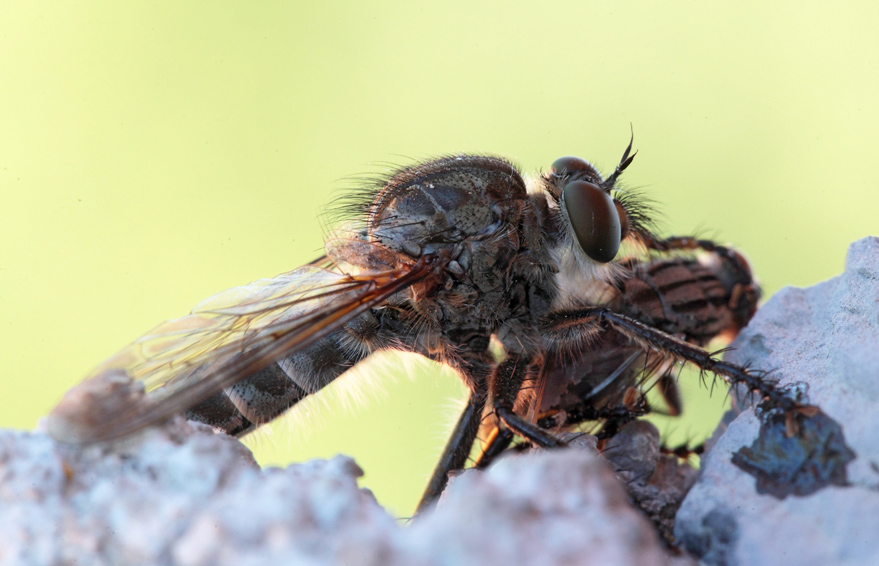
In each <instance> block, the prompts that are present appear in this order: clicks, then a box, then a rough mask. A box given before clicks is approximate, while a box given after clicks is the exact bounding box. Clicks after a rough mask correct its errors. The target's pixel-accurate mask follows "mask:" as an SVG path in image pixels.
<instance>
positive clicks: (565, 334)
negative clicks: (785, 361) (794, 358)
mask: <svg viewBox="0 0 879 566" xmlns="http://www.w3.org/2000/svg"><path fill="white" fill-rule="evenodd" d="M607 326H610V327H612V328H613V329H615V330H617V331H618V332H621V333H622V334H624V335H625V336H627V337H628V338H629V339H631V340H632V341H633V342H635V343H636V344H639V345H640V346H641V347H642V348H644V350H645V351H649V350H654V351H658V352H659V353H661V354H666V355H668V356H669V357H672V358H675V359H678V360H683V361H687V362H690V363H692V364H694V365H695V366H697V367H698V368H699V369H701V370H702V371H709V372H712V373H714V374H716V375H719V376H721V378H723V379H724V381H726V382H727V383H729V384H730V385H734V384H738V383H742V384H744V385H745V386H746V387H748V389H749V390H750V391H752V392H753V393H755V394H757V395H760V396H761V397H762V398H763V399H766V400H768V401H770V403H771V404H772V405H773V406H774V407H777V408H779V409H782V410H784V411H785V412H790V411H793V410H797V411H801V412H803V413H804V414H808V413H809V412H810V409H814V408H810V407H806V406H803V405H800V404H799V403H797V402H796V401H795V400H794V399H792V398H790V397H788V396H787V395H785V394H784V393H783V392H782V391H781V390H779V389H778V388H777V387H775V386H774V385H773V384H771V383H769V382H767V381H765V380H764V379H762V378H761V377H760V375H758V374H757V373H755V372H753V371H751V370H748V369H747V368H744V367H742V366H739V365H736V364H731V363H729V362H725V361H723V360H720V359H718V358H715V357H714V356H713V355H712V354H710V353H708V352H706V351H705V350H703V349H702V348H700V347H698V346H694V345H693V344H690V343H689V342H685V341H684V340H681V339H679V338H675V337H674V336H672V335H670V334H667V333H665V332H663V331H661V330H658V329H656V328H653V327H651V326H648V325H646V324H644V323H642V322H639V321H637V320H635V319H633V318H630V317H628V316H625V315H622V314H618V313H615V312H613V311H611V310H609V309H607V308H604V307H590V308H584V309H578V310H571V311H562V312H557V313H553V314H551V315H549V316H548V317H547V319H546V320H545V322H544V330H545V331H546V332H547V333H548V335H549V337H550V339H551V340H553V341H556V342H559V343H560V344H564V343H565V342H568V341H574V343H582V342H585V341H588V340H589V339H590V338H591V337H593V336H595V335H596V334H597V333H598V332H601V330H602V328H604V327H607Z"/></svg>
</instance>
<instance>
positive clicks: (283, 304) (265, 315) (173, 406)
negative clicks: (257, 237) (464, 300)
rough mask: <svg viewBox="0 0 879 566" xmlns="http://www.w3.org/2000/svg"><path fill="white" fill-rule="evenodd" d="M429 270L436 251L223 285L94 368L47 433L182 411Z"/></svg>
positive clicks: (106, 434) (149, 420) (119, 430)
mask: <svg viewBox="0 0 879 566" xmlns="http://www.w3.org/2000/svg"><path fill="white" fill-rule="evenodd" d="M432 273H434V269H433V267H432V258H430V257H425V258H422V259H421V260H420V261H419V262H418V263H415V264H413V265H412V266H410V267H406V268H405V269H388V270H384V271H376V272H367V273H363V274H359V275H354V276H352V275H345V274H341V273H336V272H332V271H328V270H325V269H320V268H318V267H315V266H313V265H309V266H305V267H301V268H299V269H296V270H294V271H291V272H288V273H284V274H281V275H279V276H277V277H275V278H272V279H261V280H259V281H255V282H253V283H250V284H249V285H245V286H243V287H236V288H234V289H229V290H227V291H223V292H222V293H219V294H217V295H215V296H213V297H211V298H210V299H207V300H206V301H203V302H202V303H200V304H199V305H198V306H196V307H195V308H194V309H193V311H192V313H191V314H189V315H187V316H184V317H183V318H178V319H175V320H170V321H168V322H165V323H163V324H160V325H159V326H157V327H156V328H154V329H153V330H152V331H150V332H148V333H147V334H146V335H144V336H143V337H141V338H139V339H138V340H136V341H134V342H133V343H131V344H130V345H129V346H127V347H126V348H124V349H123V350H122V351H120V352H119V353H118V354H116V355H115V356H113V357H112V358H110V359H109V360H107V361H106V362H104V363H103V364H101V365H100V366H99V367H98V368H96V369H95V370H94V371H93V372H92V373H91V374H90V375H89V376H88V377H87V378H86V381H84V382H83V384H81V385H80V386H78V387H76V388H74V389H72V390H71V391H70V392H68V394H67V395H66V396H65V398H64V399H63V400H62V401H61V403H59V405H58V406H57V407H56V408H55V409H54V410H53V411H52V413H51V415H50V417H49V422H48V428H49V432H50V434H52V435H53V436H55V437H56V438H57V439H59V440H62V441H66V442H77V443H88V442H98V441H103V440H109V439H113V438H118V437H122V436H125V435H128V434H130V433H132V432H135V431H137V430H139V429H142V428H144V427H146V426H149V425H151V424H154V423H156V422H159V421H162V420H165V419H167V418H169V417H171V416H173V415H175V414H179V413H182V412H183V411H185V410H187V409H188V408H190V407H192V406H193V405H194V404H196V403H198V402H200V401H203V400H204V399H206V398H208V397H210V396H211V395H214V394H215V393H217V392H219V391H221V390H222V389H224V388H225V387H228V386H230V385H232V384H234V383H235V382H237V381H239V380H241V379H243V378H245V377H247V376H248V375H250V374H252V373H254V372H256V371H259V370H260V369H262V368H264V367H266V366H267V365H268V364H270V363H272V362H273V361H275V360H278V359H280V358H281V357H283V356H284V355H287V354H289V353H292V352H295V351H297V350H300V349H302V348H305V347H307V346H309V345H311V344H313V343H314V342H316V341H317V340H320V339H321V338H323V337H324V336H326V335H328V334H330V333H332V332H334V331H335V330H337V329H339V328H340V327H342V326H343V325H344V324H346V323H347V322H349V321H351V320H353V319H354V318H356V317H357V316H359V315H360V314H362V313H363V312H365V311H366V310H368V309H370V308H372V307H375V306H379V305H381V304H383V303H384V302H386V301H387V299H388V298H389V297H391V296H392V295H393V294H395V293H398V292H400V291H402V290H404V289H406V288H408V287H410V286H411V285H413V284H415V283H418V282H420V281H423V280H424V279H426V278H428V277H429V276H430V275H431V274H432Z"/></svg>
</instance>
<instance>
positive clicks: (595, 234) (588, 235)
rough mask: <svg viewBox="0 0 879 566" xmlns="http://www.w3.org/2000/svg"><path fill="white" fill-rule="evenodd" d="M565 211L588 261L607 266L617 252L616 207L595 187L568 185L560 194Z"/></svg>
mask: <svg viewBox="0 0 879 566" xmlns="http://www.w3.org/2000/svg"><path fill="white" fill-rule="evenodd" d="M562 198H563V199H564V201H565V210H566V211H567V213H568V218H569V219H570V220H571V226H572V227H573V229H574V235H575V236H576V237H577V242H578V243H579V244H580V247H581V248H582V249H583V251H584V252H586V255H588V256H589V257H590V258H592V259H593V260H594V261H597V262H599V263H607V262H609V261H610V260H612V259H613V258H614V256H616V255H617V252H618V251H619V249H620V238H621V234H622V232H621V230H620V215H619V213H618V212H617V207H616V204H615V203H614V201H613V199H612V198H610V195H608V194H607V193H606V192H604V191H602V190H601V189H600V188H599V187H598V185H596V184H594V183H588V182H586V181H571V182H570V183H568V184H567V185H565V190H564V191H563V192H562Z"/></svg>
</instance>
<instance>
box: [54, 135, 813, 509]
mask: <svg viewBox="0 0 879 566" xmlns="http://www.w3.org/2000/svg"><path fill="white" fill-rule="evenodd" d="M631 147H632V144H631V142H630V143H629V146H628V147H627V148H626V151H625V153H624V155H623V158H622V159H621V161H620V163H619V165H618V166H617V167H616V169H615V170H614V171H613V172H612V174H611V175H609V176H608V177H607V178H603V177H602V176H601V175H600V174H599V173H598V171H597V170H596V169H595V168H594V167H593V166H592V165H590V164H589V163H588V162H586V161H584V160H583V159H579V158H574V157H566V158H562V159H559V160H557V161H556V162H555V163H553V165H552V167H551V168H550V169H549V171H547V172H546V173H544V174H542V175H539V176H537V177H535V178H533V179H532V180H531V182H530V183H526V182H525V180H524V179H523V176H522V175H521V173H520V172H519V171H518V170H517V169H516V167H514V166H513V165H512V164H511V163H510V162H509V161H506V160H504V159H500V158H497V157H491V156H481V155H457V156H449V157H443V158H440V159H435V160H431V161H427V162H424V163H421V164H417V165H414V166H411V167H407V168H403V169H401V170H399V171H396V172H395V173H393V174H392V175H390V176H389V177H387V178H385V179H383V180H382V181H380V182H378V183H376V184H375V186H373V187H369V188H367V189H365V190H364V191H362V193H360V194H358V195H355V196H354V197H353V198H352V199H351V200H350V201H348V203H347V205H346V206H345V210H346V211H347V212H349V213H351V218H352V219H353V220H351V221H349V222H348V223H346V224H344V225H343V226H342V227H341V228H340V229H339V230H338V231H337V232H336V233H334V234H333V235H332V236H331V237H330V238H329V239H328V241H327V244H326V248H325V251H326V256H325V257H324V258H322V259H321V260H319V261H316V262H314V263H313V264H311V265H307V266H304V267H301V268H299V269H296V270H294V271H291V272H288V273H284V274H282V275H279V276H277V277H275V278H273V279H266V280H259V281H256V282H254V283H251V284H250V285H246V286H244V287H239V288H235V289H231V290H229V291H226V292H223V293H220V294H218V295H216V296H214V297H212V298H210V299H208V300H207V301H204V302H203V303H201V304H199V305H198V306H197V307H196V308H195V309H194V310H193V311H192V314H190V315H188V316H185V317H183V318H180V319H177V320H172V321H169V322H166V323H164V324H162V325H160V326H158V327H157V328H155V329H154V330H153V331H151V332H149V333H148V334H147V335H146V336H144V337H142V338H140V339H138V340H137V341H135V342H134V343H133V344H131V345H130V346H128V347H127V348H125V349H124V350H122V351H121V352H119V353H118V354H117V355H116V356H114V357H112V358H111V359H109V360H108V361H106V362H105V363H104V364H102V365H101V366H100V367H98V368H97V369H96V370H95V371H94V373H93V374H92V375H91V377H90V378H89V379H87V380H86V382H84V384H82V385H81V386H79V387H78V388H74V389H73V390H72V391H71V392H70V393H68V395H67V396H66V397H65V399H64V400H62V402H61V403H60V404H59V406H58V407H57V408H56V409H55V410H54V411H53V413H52V415H51V417H50V420H49V430H50V432H51V433H52V434H53V435H54V436H55V437H56V438H58V439H60V440H64V441H71V442H79V443H88V442H98V441H105V440H110V439H114V438H118V437H122V436H126V435H129V434H131V433H133V432H135V431H138V430H140V429H142V428H144V427H146V426H149V425H152V424H155V423H157V422H160V421H163V420H165V419H168V418H169V417H171V416H173V415H176V414H181V413H182V414H185V415H186V416H187V417H188V418H190V419H193V420H196V421H201V422H204V423H207V424H209V425H211V426H213V427H214V428H216V429H218V430H222V431H225V432H227V433H229V434H233V435H242V434H245V433H247V432H249V431H251V430H253V429H254V428H255V427H257V426H259V425H261V424H263V423H266V422H268V421H270V420H272V419H274V418H275V417H277V416H278V415H280V414H282V413H284V412H285V411H287V410H288V409H290V408H291V407H293V406H294V405H296V404H297V403H298V402H299V401H300V400H302V399H303V398H305V397H306V396H308V395H311V394H314V393H317V392H318V391H319V390H320V389H322V388H323V387H324V386H326V385H327V384H329V383H330V382H331V381H333V380H335V379H336V378H338V377H339V376H341V375H342V374H343V373H345V372H346V371H347V370H348V369H349V368H351V367H352V366H353V365H354V364H356V363H357V362H359V361H361V360H363V359H364V358H366V357H368V356H369V355H371V354H372V353H374V352H376V351H379V350H388V349H390V350H401V351H407V352H417V353H419V354H421V355H423V356H425V357H427V358H430V359H432V360H437V361H439V362H441V363H443V364H446V365H449V366H451V367H452V368H454V369H455V370H456V371H457V373H458V375H459V376H460V377H461V379H462V380H463V382H464V383H465V384H466V386H467V388H468V389H469V398H468V401H467V404H466V407H465V409H464V411H463V413H462V414H461V416H460V418H459V420H458V422H457V424H456V425H455V427H454V429H453V431H452V434H451V437H450V439H449V441H448V443H447V445H446V447H445V449H444V451H443V453H442V456H441V459H440V461H439V463H438V464H437V466H436V469H435V470H434V473H433V475H432V477H431V479H430V481H429V483H428V486H427V489H426V491H425V494H424V496H423V499H422V503H421V507H423V506H424V505H426V504H428V503H429V502H431V501H433V500H434V499H435V498H436V497H437V496H438V495H439V493H440V492H441V491H442V489H443V487H444V486H445V484H446V481H447V476H448V473H449V472H450V471H452V470H457V469H461V468H463V467H464V466H465V464H466V462H467V459H468V456H469V454H470V452H471V448H472V446H473V444H474V442H475V439H476V437H477V434H478V431H479V429H480V424H481V423H482V422H483V421H484V420H486V419H488V420H489V421H491V422H494V423H495V424H496V427H497V429H498V430H499V431H503V435H504V436H506V437H509V436H510V435H516V436H519V437H521V438H523V439H526V440H527V441H528V442H530V443H531V444H535V445H538V446H542V447H553V446H560V445H562V444H563V442H561V441H560V440H559V438H558V437H557V436H556V435H555V434H554V432H553V431H552V430H549V429H548V428H547V427H548V426H549V425H552V424H558V423H559V422H560V419H561V421H564V420H565V419H568V418H573V419H577V418H584V419H585V418H586V416H587V415H586V412H588V411H586V412H584V411H581V412H580V413H577V411H576V406H577V404H578V403H579V405H580V406H581V407H582V408H584V409H589V410H595V411H599V412H600V411H602V410H604V408H605V406H606V407H608V408H609V407H611V406H612V405H614V404H620V403H621V405H622V406H625V407H629V408H633V409H634V408H636V406H637V402H635V400H632V399H626V398H625V397H626V392H627V391H628V390H629V389H631V388H632V387H637V386H638V385H639V383H640V384H643V383H645V379H644V375H645V374H650V375H653V374H657V375H660V376H662V375H665V372H666V369H667V367H666V366H667V364H668V363H670V362H675V361H683V362H690V363H693V364H695V365H696V366H698V367H699V368H701V369H702V370H704V371H709V372H713V373H714V374H716V375H718V376H721V377H722V378H723V379H725V380H726V381H728V382H730V383H741V384H744V385H745V386H746V387H747V388H748V389H750V390H751V391H753V392H754V393H755V394H756V395H758V396H759V397H761V398H764V399H767V400H769V401H770V402H771V403H772V404H773V405H774V406H777V407H779V408H780V409H781V410H784V411H786V412H789V413H795V412H797V411H799V412H805V410H806V409H807V407H806V406H805V405H801V404H799V403H798V402H797V401H794V400H792V399H791V398H789V397H788V396H786V395H784V394H783V393H782V392H781V391H779V390H778V389H777V388H775V387H774V386H773V385H772V384H771V383H769V382H767V381H766V380H763V379H761V377H760V375H758V374H755V373H754V372H751V371H749V370H747V369H745V368H742V367H739V366H736V365H733V364H729V363H725V362H723V361H720V360H718V359H716V358H715V357H713V356H711V355H710V354H708V353H706V352H705V351H704V350H702V349H701V348H700V347H698V345H697V344H700V343H702V342H703V340H702V338H701V337H703V334H704V335H706V336H707V335H708V334H711V335H716V334H720V333H722V332H727V331H734V330H735V328H736V327H737V325H738V324H741V320H743V319H746V318H747V316H739V318H738V319H736V316H735V315H736V313H739V314H741V311H742V309H744V310H745V311H747V310H748V309H751V308H752V306H753V304H755V302H756V297H755V295H754V293H755V289H756V287H755V286H754V285H753V281H752V279H751V275H750V271H749V270H748V267H747V264H746V263H745V262H744V260H743V259H742V258H741V256H740V255H739V254H737V253H736V252H734V251H732V250H729V249H727V248H724V247H722V246H717V245H715V244H713V243H711V242H708V241H703V240H695V239H688V238H671V239H659V238H658V237H656V236H655V235H654V233H653V231H652V229H651V222H650V214H649V208H648V206H647V205H646V203H645V201H644V200H643V199H641V198H639V196H638V194H637V193H636V192H631V191H626V190H623V189H621V188H620V187H618V186H617V181H618V178H619V177H620V174H621V173H622V172H623V171H624V170H625V169H626V168H627V167H628V166H629V164H630V163H631V162H632V159H633V158H634V154H632V153H631ZM637 254H641V255H642V256H644V257H647V258H653V259H647V260H638V259H633V258H634V257H635V256H637ZM700 256H701V257H702V259H699V258H700ZM657 258H658V259H657ZM663 266H668V268H669V269H671V268H680V269H683V270H684V272H687V273H689V274H690V275H692V276H693V277H695V278H696V279H698V278H699V277H701V276H704V278H705V281H704V282H705V283H706V285H707V287H706V289H707V288H708V287H711V286H712V285H713V284H714V283H716V284H717V285H719V286H720V290H719V295H720V298H719V299H718V298H717V297H716V296H715V297H714V298H711V297H708V298H707V299H706V300H708V301H709V302H711V305H710V306H712V308H714V307H716V309H715V310H716V311H717V313H719V317H720V318H718V320H714V319H713V317H712V316H707V315H705V312H708V311H705V310H704V309H703V310H702V311H700V313H697V314H696V315H695V316H691V317H690V318H691V319H692V320H691V321H690V322H691V324H689V326H688V323H681V322H680V321H678V322H675V323H673V324H666V323H667V322H668V320H670V318H674V317H675V316H677V315H679V314H680V315H681V316H684V318H686V315H687V313H686V312H684V311H686V310H687V309H688V308H690V307H693V308H695V306H694V305H690V304H689V303H687V301H686V300H685V301H683V302H680V301H678V300H677V299H672V298H673V297H674V295H675V291H674V288H675V284H674V283H672V282H667V281H666V282H664V280H663V279H661V278H660V277H659V275H658V274H657V273H656V270H659V269H665V267H663ZM645 269H646V271H645ZM700 269H701V271H700ZM651 270H652V271H651ZM645 274H646V275H645ZM700 274H701V275H700ZM691 279H692V278H691ZM637 283H641V284H643V285H644V286H646V287H650V286H651V285H652V283H659V287H657V288H655V289H653V291H654V292H655V297H654V298H655V303H656V304H652V303H649V301H646V300H641V299H637V300H631V299H633V298H634V297H637V292H636V291H635V290H628V287H627V286H630V285H635V284H637ZM654 287H655V286H654ZM697 287H698V285H697ZM703 290H704V289H703ZM715 291H717V289H715ZM708 294H709V295H710V294H711V293H710V292H709V293H708ZM715 295H717V293H715ZM627 299H629V300H628V303H627V302H626V300H627ZM712 301H713V302H712ZM740 302H741V304H740ZM721 303H723V304H721ZM668 304H672V305H673V308H671V309H670V310H665V309H666V306H667V305H668ZM688 305H689V306H688ZM647 307H650V308H647ZM703 307H705V308H707V307H706V305H702V306H700V307H699V308H703ZM651 309H654V310H655V312H654V310H651ZM675 309H677V310H679V311H681V312H678V313H676V312H675ZM690 314H692V312H691V313H690ZM677 318H680V317H677ZM700 324H703V325H710V324H714V327H712V328H711V329H708V330H705V329H702V330H700V329H698V328H696V327H697V326H699V325H700ZM676 325H677V326H676ZM703 330H704V332H703V334H699V332H702V331H703ZM706 333H707V334H706ZM691 342H692V343H691ZM492 344H499V345H500V346H501V347H502V356H498V355H497V348H494V347H492ZM605 347H609V351H610V352H611V353H613V355H614V356H618V357H619V363H617V361H613V360H616V359H617V358H613V360H612V361H613V364H616V367H615V368H614V369H603V370H602V371H600V372H597V373H596V375H600V377H601V379H599V380H598V382H595V380H592V381H588V380H585V379H584V378H583V377H582V374H581V373H578V371H581V370H582V369H583V367H582V363H581V365H580V366H578V367H579V369H577V370H576V371H575V370H573V369H568V368H567V366H566V363H567V362H569V361H575V362H583V361H584V360H586V361H589V360H591V361H593V362H594V361H598V360H602V358H603V356H604V348H605ZM639 356H640V357H641V358H640V359H638V358H639ZM650 368H652V370H651V369H650ZM636 370H637V371H636ZM586 373H589V372H588V371H587V372H586ZM636 375H637V376H641V377H639V379H638V380H636V379H635V378H634V376H636ZM572 380H573V381H574V382H575V387H574V388H573V389H570V390H568V391H567V394H565V392H564V391H562V389H565V388H566V387H567V385H565V382H566V381H567V382H568V383H570V382H571V381H572ZM535 382H536V383H537V385H535ZM560 384H562V385H565V387H561V385H560ZM577 387H579V389H577ZM611 392H612V393H611ZM618 394H621V395H622V397H623V399H622V400H621V402H620V403H618V400H617V399H616V397H617V396H619V395H618ZM599 397H600V398H601V399H604V400H605V401H606V402H604V403H595V402H593V401H594V399H596V398H599ZM578 414H579V416H578ZM599 416H600V415H599Z"/></svg>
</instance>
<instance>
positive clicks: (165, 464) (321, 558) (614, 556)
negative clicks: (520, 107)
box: [0, 419, 686, 566]
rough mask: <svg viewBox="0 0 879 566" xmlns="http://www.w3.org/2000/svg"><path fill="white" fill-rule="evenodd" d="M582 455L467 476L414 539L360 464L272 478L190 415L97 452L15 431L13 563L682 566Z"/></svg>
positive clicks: (6, 478) (0, 531)
mask: <svg viewBox="0 0 879 566" xmlns="http://www.w3.org/2000/svg"><path fill="white" fill-rule="evenodd" d="M580 444H585V447H582V446H581V447H580V448H572V449H569V450H563V451H555V452H547V451H540V452H538V453H532V454H524V455H519V456H511V457H507V458H502V459H501V460H500V461H499V462H497V463H496V465H495V466H493V467H492V468H490V469H489V470H488V471H487V472H479V471H469V472H466V473H464V474H462V475H461V476H459V477H456V478H454V479H453V480H452V482H451V484H450V486H449V488H448V489H447V490H446V492H445V494H444V495H443V498H442V500H441V502H440V503H439V504H438V505H437V508H436V509H435V510H434V511H433V512H431V513H428V514H426V515H424V516H422V517H419V518H418V520H416V521H415V522H414V524H413V525H411V526H408V527H407V526H401V525H398V524H397V522H396V521H395V520H394V519H393V518H392V517H391V516H390V515H388V514H387V513H386V512H385V511H384V510H383V509H382V508H381V507H380V506H379V505H378V504H377V503H376V501H375V499H374V498H373V497H372V494H371V493H370V492H369V491H368V490H363V489H359V488H358V487H357V477H358V476H359V475H360V474H361V471H360V469H359V468H358V467H357V466H356V465H355V464H354V462H353V461H352V460H351V459H350V458H346V457H341V456H339V457H336V458H333V459H332V460H329V461H311V462H306V463H304V464H298V465H291V466H289V467H287V468H286V469H279V468H267V469H264V470H261V469H259V467H258V466H257V465H256V464H255V463H254V461H253V458H252V456H251V454H250V452H249V451H248V450H247V448H245V447H244V446H243V445H242V444H241V443H240V442H238V441H237V440H235V439H233V438H229V437H227V436H225V435H220V434H214V433H213V432H212V431H210V429H208V428H207V427H204V426H202V425H198V424H193V423H187V422H185V421H183V420H181V419H178V420H175V421H173V422H171V423H169V424H168V425H166V426H163V427H160V428H156V429H152V430H149V431H147V432H146V433H144V434H142V435H140V436H138V437H136V438H132V439H130V440H128V441H125V442H117V443H115V444H112V445H105V446H100V447H99V446H92V447H89V448H86V449H77V448H74V447H72V446H69V445H64V444H59V443H57V442H56V441H54V440H53V439H51V438H50V437H49V436H47V435H45V434H43V433H42V432H22V431H9V430H5V431H0V565H4V566H5V565H13V564H14V565H22V564H34V565H41V566H50V565H56V564H57V565H60V564H90V565H91V564H94V565H102V564H108V565H112V564H150V565H166V564H167V565H170V564H179V565H185V566H201V565H225V564H229V565H235V566H250V565H253V566H256V565H264V564H297V565H298V564H314V565H318V564H321V565H324V564H346V565H387V564H390V565H400V566H402V565H407V566H408V565H413V564H414V565H426V566H429V565H452V564H455V565H457V564H474V563H478V564H523V565H526V564H535V565H536V564H578V565H590V564H602V565H603V564H643V565H660V564H670V563H682V560H683V559H680V558H672V557H670V556H669V554H668V552H667V550H666V548H665V547H664V546H663V545H662V544H661V543H660V541H659V538H658V536H657V535H656V532H655V530H654V528H653V526H652V525H651V524H650V522H649V521H648V520H647V519H646V518H645V517H644V516H643V515H642V514H641V513H640V512H639V511H637V510H636V509H635V508H634V507H632V506H631V505H630V503H629V500H628V498H627V495H626V492H625V490H624V488H623V484H622V483H621V482H619V481H618V480H617V479H616V477H615V476H614V474H613V472H612V471H611V469H610V466H608V464H607V462H605V461H604V460H603V459H602V458H600V457H599V456H598V455H597V452H596V451H595V450H594V447H593V446H592V445H591V444H590V443H589V442H588V441H586V442H583V443H580ZM683 562H686V561H685V560H683Z"/></svg>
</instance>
